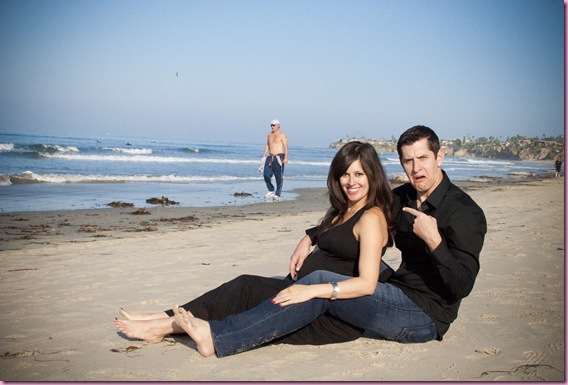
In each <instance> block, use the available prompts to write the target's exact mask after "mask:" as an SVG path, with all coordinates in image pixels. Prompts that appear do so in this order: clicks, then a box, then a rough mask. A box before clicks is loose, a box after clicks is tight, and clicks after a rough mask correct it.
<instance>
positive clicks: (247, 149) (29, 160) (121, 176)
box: [0, 132, 553, 212]
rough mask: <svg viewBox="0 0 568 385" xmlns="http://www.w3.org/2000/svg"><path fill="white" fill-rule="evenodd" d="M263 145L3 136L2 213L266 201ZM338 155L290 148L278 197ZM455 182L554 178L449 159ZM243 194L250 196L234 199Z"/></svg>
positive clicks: (308, 182) (313, 178) (395, 169)
mask: <svg viewBox="0 0 568 385" xmlns="http://www.w3.org/2000/svg"><path fill="white" fill-rule="evenodd" d="M263 150H264V143H262V142H261V143H254V144H241V143H221V142H207V143H205V142H191V141H184V140H164V139H160V138H154V139H142V138H116V137H111V136H101V137H96V136H93V137H87V136H57V135H46V134H30V133H26V134H22V133H2V132H0V212H16V211H47V210H70V209H92V208H102V207H107V205H108V203H110V202H114V201H122V202H128V203H133V204H134V205H135V206H136V207H151V206H152V205H150V204H147V203H146V199H149V198H153V197H157V198H161V197H162V196H164V197H167V198H168V199H169V200H172V201H176V202H179V206H181V207H205V206H224V205H244V204H251V203H258V202H263V201H264V194H265V193H266V192H267V190H266V186H265V184H264V180H263V177H262V174H261V173H259V172H258V168H259V166H260V159H261V156H262V152H263ZM336 152H337V150H336V149H331V148H328V147H327V144H326V143H322V147H302V146H294V145H291V146H290V148H289V163H288V164H287V165H286V167H285V171H284V188H283V193H282V198H283V199H284V200H293V199H295V198H296V197H297V195H296V194H295V193H294V192H293V190H294V189H297V188H313V187H326V178H327V172H328V168H329V164H330V162H331V159H332V158H333V156H334V155H335V153H336ZM380 158H381V161H382V163H383V166H384V167H385V170H386V172H387V175H388V177H389V178H391V177H393V176H395V175H403V172H402V168H401V166H400V164H399V162H398V156H397V154H395V153H381V154H380ZM443 168H444V170H445V171H446V172H447V173H448V175H449V176H450V178H451V179H452V180H453V181H458V180H489V179H494V178H513V177H515V176H514V175H517V174H519V173H520V174H522V173H537V174H542V173H552V172H553V165H552V163H551V164H550V165H549V164H545V163H527V162H515V161H498V160H488V159H471V158H457V157H446V158H445V160H444V166H443ZM236 193H237V194H240V193H246V194H250V195H249V196H235V194H236Z"/></svg>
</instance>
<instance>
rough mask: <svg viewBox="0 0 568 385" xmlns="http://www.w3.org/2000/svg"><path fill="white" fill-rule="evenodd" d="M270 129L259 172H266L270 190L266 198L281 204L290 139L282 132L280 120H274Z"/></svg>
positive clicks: (266, 180) (265, 179)
mask: <svg viewBox="0 0 568 385" xmlns="http://www.w3.org/2000/svg"><path fill="white" fill-rule="evenodd" d="M270 127H271V131H270V133H268V139H267V140H266V147H265V148H264V153H263V154H262V163H261V166H260V169H259V171H262V170H263V171H264V181H265V182H266V187H267V188H268V193H267V194H266V195H265V196H264V197H265V198H266V199H269V198H272V199H273V200H274V202H279V201H280V196H281V194H282V183H283V182H284V165H285V164H286V163H288V138H287V137H286V134H285V133H283V132H282V131H280V122H279V121H278V120H273V121H272V122H271V123H270ZM273 175H274V179H275V180H276V190H275V189H274V185H273V184H272V176H273Z"/></svg>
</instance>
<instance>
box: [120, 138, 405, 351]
mask: <svg viewBox="0 0 568 385" xmlns="http://www.w3.org/2000/svg"><path fill="white" fill-rule="evenodd" d="M327 185H328V189H329V200H330V204H331V207H330V209H329V210H328V212H327V213H326V214H325V216H324V218H323V219H322V221H321V223H320V225H319V226H318V227H317V228H315V229H311V230H308V231H307V232H306V235H305V236H304V237H303V238H302V239H301V240H300V242H299V243H298V245H297V247H296V249H295V250H294V252H293V254H292V256H291V264H290V272H291V273H290V274H289V275H288V276H287V277H286V278H284V279H278V278H267V277H259V276H253V275H242V276H239V277H237V278H235V279H233V280H231V281H229V282H227V283H224V284H222V285H221V286H219V287H218V288H216V289H213V290H211V291H209V292H207V293H205V294H203V295H201V296H200V297H198V298H196V299H195V300H193V301H191V302H189V303H187V304H185V305H183V308H184V309H186V310H187V311H189V312H191V314H193V315H195V316H197V317H199V318H201V319H204V320H223V319H225V318H226V317H228V316H230V315H232V314H238V313H241V312H243V311H246V310H249V309H251V308H253V307H255V306H257V305H259V304H261V303H262V302H263V301H264V300H267V299H271V298H273V297H274V296H276V295H277V294H278V292H280V291H282V290H283V289H285V288H287V287H289V286H291V285H292V284H293V283H294V280H295V279H298V278H302V277H305V276H307V275H308V274H310V273H312V272H314V271H316V270H328V271H333V272H335V273H337V274H341V275H342V276H350V277H357V279H356V282H355V283H356V285H357V286H364V287H366V288H367V291H369V289H368V288H370V287H374V285H375V284H376V280H377V277H378V275H379V270H378V269H379V266H380V261H381V255H382V254H383V253H384V251H385V250H386V248H387V247H389V246H392V243H393V238H392V235H393V229H394V219H393V218H392V194H391V189H390V185H389V183H388V180H387V177H386V173H385V171H384V169H383V166H382V164H381V162H380V159H379V157H378V154H377V152H376V151H375V149H374V148H373V147H372V146H371V145H369V144H363V143H360V142H352V143H349V144H347V145H345V146H343V147H342V148H341V149H340V150H339V151H338V152H337V154H336V155H335V157H334V158H333V160H332V162H331V165H330V169H329V173H328V179H327ZM312 247H314V248H313V251H311V253H310V250H311V249H312ZM308 255H309V258H308ZM299 260H301V261H302V262H303V264H302V265H301V266H300V265H297V262H298V261H299ZM382 267H383V268H385V269H386V267H385V265H382ZM386 271H388V270H386ZM381 274H382V273H381ZM383 276H386V275H383ZM120 314H121V316H122V317H124V319H115V321H114V322H115V325H116V327H117V328H118V330H120V331H121V332H122V333H124V334H125V335H126V336H128V337H130V338H140V339H143V340H146V341H151V342H158V341H161V340H162V339H163V338H164V337H165V336H166V335H167V334H179V333H185V331H184V329H183V328H182V327H181V326H179V325H178V324H177V322H176V321H175V320H174V317H173V316H174V310H167V311H165V312H159V313H153V314H138V315H134V314H130V313H129V312H126V311H125V310H124V309H122V308H121V309H120ZM362 332H363V330H362V329H359V328H356V327H353V326H351V325H349V324H347V323H345V322H344V321H341V320H339V319H337V318H335V317H331V316H329V315H327V314H324V315H322V316H321V317H318V319H317V320H315V321H314V322H312V323H311V324H310V325H308V326H307V327H305V328H303V329H302V330H299V331H297V332H295V333H292V334H290V335H288V336H284V337H283V338H281V339H280V340H279V341H278V342H281V343H289V344H325V343H334V342H345V341H352V340H354V339H356V338H359V337H360V336H361V334H362Z"/></svg>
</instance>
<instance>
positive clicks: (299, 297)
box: [272, 285, 331, 306]
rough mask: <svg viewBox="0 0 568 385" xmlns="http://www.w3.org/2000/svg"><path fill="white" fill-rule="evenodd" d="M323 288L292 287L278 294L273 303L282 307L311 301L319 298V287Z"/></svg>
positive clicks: (314, 286)
mask: <svg viewBox="0 0 568 385" xmlns="http://www.w3.org/2000/svg"><path fill="white" fill-rule="evenodd" d="M321 286H322V285H292V286H290V287H287V288H286V289H284V290H282V291H281V292H280V293H278V294H277V295H276V297H274V299H273V300H272V303H273V304H276V305H280V306H288V305H293V304H295V303H301V302H306V301H309V300H310V299H312V298H315V297H317V296H318V294H319V290H318V287H321ZM328 286H329V285H328ZM330 291H331V288H330Z"/></svg>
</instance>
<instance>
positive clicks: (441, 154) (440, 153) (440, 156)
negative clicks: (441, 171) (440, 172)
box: [436, 149, 445, 168]
mask: <svg viewBox="0 0 568 385" xmlns="http://www.w3.org/2000/svg"><path fill="white" fill-rule="evenodd" d="M444 156H445V154H444V150H442V149H439V150H438V156H437V157H436V162H437V163H438V168H440V167H442V162H443V161H444Z"/></svg>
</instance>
